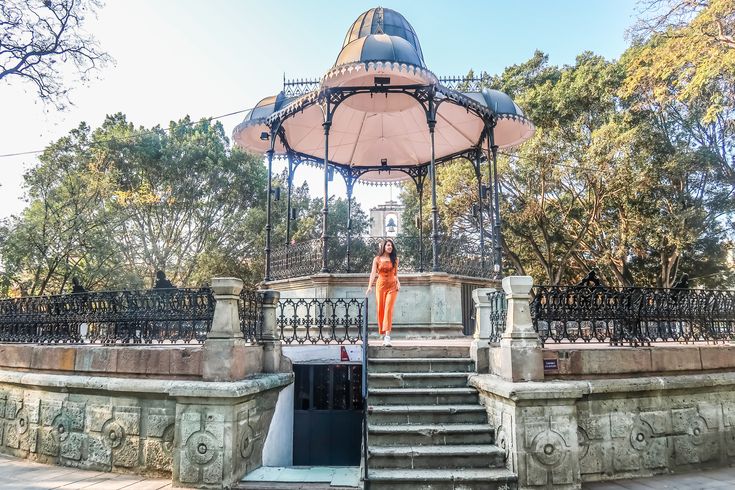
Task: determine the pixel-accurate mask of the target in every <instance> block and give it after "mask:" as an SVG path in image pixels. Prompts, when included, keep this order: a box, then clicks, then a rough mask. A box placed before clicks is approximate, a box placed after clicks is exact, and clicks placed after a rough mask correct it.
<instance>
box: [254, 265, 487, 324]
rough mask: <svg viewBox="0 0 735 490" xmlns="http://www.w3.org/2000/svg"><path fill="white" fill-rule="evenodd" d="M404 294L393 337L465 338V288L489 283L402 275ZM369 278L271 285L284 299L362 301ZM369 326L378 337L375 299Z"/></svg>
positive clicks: (311, 279) (342, 276) (350, 276)
mask: <svg viewBox="0 0 735 490" xmlns="http://www.w3.org/2000/svg"><path fill="white" fill-rule="evenodd" d="M399 278H400V281H401V292H400V293H399V294H398V299H397V300H396V305H395V310H394V315H393V333H392V336H393V337H396V338H398V337H403V338H426V337H433V338H437V337H439V338H440V337H459V336H462V301H461V299H462V296H461V288H462V284H473V285H476V286H477V287H487V286H488V285H491V284H495V282H494V281H492V280H489V279H479V278H471V277H465V276H456V275H452V274H446V273H444V272H424V273H406V274H402V273H401V272H400V270H399ZM368 279H369V274H315V275H313V276H305V277H298V278H294V279H284V280H280V281H272V282H269V283H268V287H269V288H272V289H275V290H278V291H280V293H281V298H283V299H285V298H362V297H364V296H365V289H367V285H368ZM368 301H369V308H368V324H369V325H370V327H372V328H371V331H372V332H373V333H374V334H375V335H377V320H376V316H375V315H376V308H375V295H374V294H371V295H370V297H369V298H368Z"/></svg>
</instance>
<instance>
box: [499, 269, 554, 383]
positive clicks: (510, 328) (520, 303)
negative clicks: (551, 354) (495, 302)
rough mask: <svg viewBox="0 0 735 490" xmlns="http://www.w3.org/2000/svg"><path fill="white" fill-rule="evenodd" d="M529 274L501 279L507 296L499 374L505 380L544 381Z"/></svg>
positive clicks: (541, 353)
mask: <svg viewBox="0 0 735 490" xmlns="http://www.w3.org/2000/svg"><path fill="white" fill-rule="evenodd" d="M532 286H533V278H531V277H530V276H510V277H505V278H503V290H504V291H505V293H506V295H507V298H508V317H507V320H506V326H505V333H504V334H503V338H502V339H501V340H500V367H499V372H498V373H497V374H499V375H500V376H501V377H502V378H504V379H506V380H508V381H543V379H544V365H543V362H544V361H543V349H542V347H541V341H540V340H539V338H538V334H537V333H536V332H535V331H534V329H533V324H532V323H531V311H530V305H529V299H530V296H529V292H530V291H531V287H532Z"/></svg>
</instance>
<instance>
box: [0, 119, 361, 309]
mask: <svg viewBox="0 0 735 490" xmlns="http://www.w3.org/2000/svg"><path fill="white" fill-rule="evenodd" d="M274 181H275V184H274V185H275V186H280V187H281V188H282V190H283V192H282V193H281V200H280V201H274V202H273V241H272V247H273V248H276V247H278V246H283V245H284V244H285V236H286V202H287V192H286V187H287V186H286V184H285V182H286V175H285V174H282V175H281V176H276V178H275V179H274ZM25 186H26V191H27V198H28V201H29V205H28V207H27V208H26V209H25V210H24V211H23V213H22V214H21V215H20V216H18V217H15V218H13V219H11V220H9V222H8V223H6V224H4V225H3V230H2V231H3V233H2V237H3V239H2V240H1V241H0V258H1V259H2V260H1V261H0V264H2V266H3V268H4V272H3V274H2V275H1V276H0V277H1V280H0V294H2V295H4V296H6V295H18V294H23V295H39V294H54V293H60V292H65V291H68V290H69V289H70V287H71V286H70V284H71V279H72V278H73V277H78V278H79V279H80V280H81V282H82V284H84V285H85V286H86V287H87V288H89V289H98V290H99V289H115V288H131V287H134V288H140V287H149V286H151V285H152V284H153V281H154V277H155V273H156V271H157V270H163V271H165V272H166V274H167V276H168V278H169V279H170V280H171V281H172V282H173V283H174V284H176V285H178V286H199V285H201V284H204V283H208V282H209V281H210V280H211V278H212V277H214V276H234V277H240V278H242V279H244V280H245V281H247V282H249V283H255V282H258V281H259V280H260V279H262V274H263V267H264V253H263V248H264V244H265V227H266V195H267V193H266V189H267V170H266V167H265V165H264V162H263V158H262V157H260V156H256V155H252V154H248V153H244V152H242V151H240V150H238V149H236V148H235V149H232V148H230V145H229V141H228V140H227V138H226V137H225V135H224V130H223V128H222V126H221V125H220V124H219V123H217V124H212V123H210V122H209V121H207V120H202V121H199V122H193V121H191V120H190V119H189V118H188V117H187V118H184V119H181V120H180V121H176V122H171V123H170V124H169V126H168V128H166V129H164V128H161V127H155V128H152V129H146V128H142V127H140V128H136V127H135V126H134V125H133V124H132V123H130V122H128V120H127V118H126V117H125V116H124V115H122V114H115V115H113V116H108V117H107V119H106V120H105V121H104V123H103V124H102V126H101V127H100V128H98V129H96V130H94V131H92V130H91V129H90V128H89V127H88V126H87V125H86V124H84V123H82V124H81V125H80V126H79V127H78V128H77V129H75V130H73V131H71V133H70V134H69V135H68V136H66V137H64V138H61V139H60V140H59V141H57V142H56V143H54V144H52V145H50V146H49V147H48V148H47V149H46V151H45V152H44V153H43V155H42V156H41V158H40V162H39V165H38V166H37V167H35V168H33V169H31V170H30V171H29V172H28V173H27V174H26V175H25ZM292 200H293V206H294V208H295V209H297V212H298V214H299V216H298V218H297V219H296V220H295V221H292V223H291V225H292V229H291V236H292V237H293V238H294V239H296V240H307V239H310V238H316V237H318V236H320V235H321V207H322V203H321V200H320V199H311V198H310V197H309V189H308V187H307V186H306V184H305V183H304V184H302V185H300V186H295V187H294V189H293V197H292ZM352 216H353V233H354V234H355V235H358V234H360V233H362V232H363V231H364V230H365V229H366V228H367V226H368V218H367V216H366V214H365V213H364V212H363V211H362V210H361V209H360V208H359V206H358V205H357V203H356V202H354V201H353V208H352ZM346 229H347V201H346V200H344V199H334V198H332V199H331V200H330V223H329V233H330V234H331V235H332V236H334V237H337V238H343V237H344V236H345V234H346Z"/></svg>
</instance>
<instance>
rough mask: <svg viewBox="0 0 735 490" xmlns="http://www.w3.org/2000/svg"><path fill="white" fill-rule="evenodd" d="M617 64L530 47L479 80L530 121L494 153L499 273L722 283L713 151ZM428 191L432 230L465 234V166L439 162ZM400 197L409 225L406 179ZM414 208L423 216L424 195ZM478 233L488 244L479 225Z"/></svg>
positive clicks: (724, 205) (723, 219) (468, 187)
mask: <svg viewBox="0 0 735 490" xmlns="http://www.w3.org/2000/svg"><path fill="white" fill-rule="evenodd" d="M626 68H627V65H626V64H625V63H624V62H617V61H609V60H605V59H603V58H601V57H599V56H595V55H593V54H592V53H583V54H582V55H580V56H579V57H578V58H577V61H576V63H575V65H573V66H565V67H554V66H549V65H548V60H547V58H546V56H545V55H543V54H542V53H536V54H535V55H534V56H533V57H532V58H531V59H530V60H528V61H527V62H524V63H521V64H519V65H514V66H512V67H509V68H508V69H506V70H505V71H504V72H503V73H502V74H500V75H497V76H490V75H488V74H485V73H483V74H481V75H480V77H479V78H480V79H481V80H482V81H483V83H484V84H485V85H486V86H489V87H491V88H498V89H500V90H503V91H505V92H507V93H509V94H513V96H514V98H515V100H516V101H517V102H518V104H519V105H520V106H521V107H523V108H524V110H525V111H526V114H527V115H528V116H529V118H530V119H531V120H532V121H534V123H535V124H536V127H537V131H536V134H535V136H534V137H533V138H532V139H531V140H530V141H529V142H527V143H525V144H524V145H523V146H522V147H521V148H519V149H516V150H513V151H511V152H510V153H507V152H501V156H500V158H499V172H500V183H501V194H502V195H501V215H502V218H503V240H502V247H503V251H504V257H505V259H506V261H507V262H506V264H505V269H506V271H511V272H515V273H521V274H530V275H532V276H534V277H535V278H536V281H537V282H541V283H547V284H549V283H550V284H560V283H567V284H568V283H572V282H576V281H577V280H578V279H579V278H581V277H582V276H583V275H585V274H586V273H587V271H589V270H590V269H592V268H596V269H598V270H599V272H600V274H601V275H602V276H603V278H604V279H605V281H606V282H607V283H608V284H617V285H624V286H632V285H658V286H662V287H669V286H671V285H672V284H673V283H674V282H676V281H677V280H678V278H679V277H680V276H681V273H683V272H687V273H688V274H689V275H690V277H691V278H692V279H694V280H695V283H696V284H703V285H708V286H716V285H717V286H721V285H725V284H728V283H729V282H730V281H731V280H732V275H733V274H732V270H731V269H728V266H727V254H728V248H729V247H730V243H731V242H730V241H729V236H728V234H727V230H726V228H725V227H726V226H727V224H728V223H729V222H730V221H731V220H732V216H733V205H735V202H733V201H734V200H733V199H732V198H731V195H730V193H729V191H730V187H729V185H728V183H727V179H726V178H725V176H724V173H723V172H722V170H721V167H720V166H719V163H718V162H719V160H718V157H717V156H716V155H714V154H712V153H711V152H710V151H708V150H707V148H706V147H703V146H700V145H696V144H691V141H692V139H691V138H689V137H688V136H687V134H688V133H686V129H685V128H683V127H682V126H681V125H678V124H663V123H662V121H663V120H665V119H663V118H662V115H661V114H660V113H658V112H656V111H652V110H650V108H647V107H644V106H642V105H640V104H639V103H638V100H636V99H635V98H634V97H633V96H629V95H627V94H625V92H624V91H623V90H622V89H621V87H622V86H623V84H624V83H625V81H626V76H627V72H626ZM482 175H483V178H484V179H486V176H487V168H486V167H485V166H484V165H483V169H482ZM437 190H438V199H439V203H440V204H439V209H440V218H441V220H440V226H441V227H442V230H441V232H442V233H444V234H451V235H452V236H462V237H463V239H464V240H465V241H470V240H477V236H479V235H478V233H477V228H476V227H477V220H476V219H475V218H474V215H473V213H472V204H474V203H476V202H477V200H478V196H477V184H476V181H475V177H474V171H473V169H472V167H471V165H469V164H467V163H466V162H464V161H458V162H451V163H448V164H444V165H442V166H441V167H440V168H439V169H438V179H437ZM402 199H403V200H404V203H406V213H407V215H406V216H405V218H406V219H409V220H410V219H411V218H412V217H413V216H415V214H417V211H418V203H417V195H416V192H415V189H413V186H412V185H407V186H406V187H405V188H404V191H403V194H402ZM423 207H424V216H425V217H427V216H429V207H428V199H426V196H425V201H424V205H423ZM485 211H486V213H485V216H487V211H488V210H487V209H485ZM425 221H428V220H425ZM425 226H426V225H425ZM429 228H430V227H429V226H427V228H426V229H425V231H424V234H425V235H427V234H428V229H429ZM485 237H486V238H487V240H486V250H489V246H490V243H489V242H490V239H491V238H492V235H491V233H490V227H489V226H488V223H487V220H486V226H485Z"/></svg>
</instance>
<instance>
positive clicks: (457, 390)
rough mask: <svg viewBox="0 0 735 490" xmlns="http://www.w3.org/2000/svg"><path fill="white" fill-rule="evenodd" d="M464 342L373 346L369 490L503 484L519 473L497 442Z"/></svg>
mask: <svg viewBox="0 0 735 490" xmlns="http://www.w3.org/2000/svg"><path fill="white" fill-rule="evenodd" d="M473 370H474V364H473V362H472V360H471V359H470V355H469V347H466V346H450V347H433V346H405V347H401V346H395V347H381V346H373V347H370V349H369V353H368V390H369V397H368V400H369V409H368V475H369V478H370V489H371V490H382V489H395V490H409V489H410V490H419V489H432V490H475V489H483V490H493V489H498V490H501V489H503V490H506V489H508V490H509V489H514V488H516V475H515V474H513V473H512V472H511V471H509V470H507V469H506V468H505V453H504V451H503V450H502V449H500V448H498V447H497V446H495V445H494V438H495V433H494V430H493V428H492V427H490V425H488V423H487V415H486V412H485V407H484V406H482V405H481V404H480V402H479V400H478V395H477V391H476V390H475V389H474V388H470V387H468V386H467V376H468V374H469V373H470V372H472V371H473Z"/></svg>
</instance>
